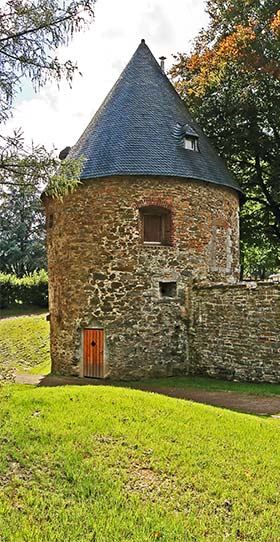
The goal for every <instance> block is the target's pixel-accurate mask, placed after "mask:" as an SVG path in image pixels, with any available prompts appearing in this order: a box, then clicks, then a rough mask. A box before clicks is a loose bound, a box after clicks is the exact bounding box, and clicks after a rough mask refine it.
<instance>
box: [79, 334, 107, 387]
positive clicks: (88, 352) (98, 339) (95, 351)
mask: <svg viewBox="0 0 280 542" xmlns="http://www.w3.org/2000/svg"><path fill="white" fill-rule="evenodd" d="M83 347H84V355H83V360H84V371H83V372H84V376H88V377H91V378H104V331H103V329H84V337H83Z"/></svg>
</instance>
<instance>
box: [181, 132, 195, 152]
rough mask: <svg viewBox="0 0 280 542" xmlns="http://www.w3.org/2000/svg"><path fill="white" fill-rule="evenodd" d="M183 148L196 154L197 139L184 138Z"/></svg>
mask: <svg viewBox="0 0 280 542" xmlns="http://www.w3.org/2000/svg"><path fill="white" fill-rule="evenodd" d="M184 147H185V149H187V150H189V151H196V152H198V139H197V137H192V136H189V135H187V136H185V137H184Z"/></svg>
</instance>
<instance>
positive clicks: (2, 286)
mask: <svg viewBox="0 0 280 542" xmlns="http://www.w3.org/2000/svg"><path fill="white" fill-rule="evenodd" d="M18 280H19V279H18V278H17V277H16V276H15V275H5V273H0V307H1V309H4V308H5V307H7V306H8V305H11V304H12V303H15V301H16V299H17V297H18V293H19V284H18Z"/></svg>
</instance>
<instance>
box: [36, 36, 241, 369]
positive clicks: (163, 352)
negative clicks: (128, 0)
mask: <svg viewBox="0 0 280 542" xmlns="http://www.w3.org/2000/svg"><path fill="white" fill-rule="evenodd" d="M81 155H83V156H84V157H85V158H86V160H85V164H84V169H83V171H82V174H81V180H82V183H81V185H80V186H79V188H78V189H76V190H75V191H74V192H73V193H72V194H69V195H68V196H67V197H65V199H64V200H63V202H61V201H59V200H55V199H51V198H45V206H46V213H47V245H48V258H49V298H50V323H51V356H52V370H53V372H55V373H59V374H69V375H70V374H74V375H81V376H89V377H101V378H103V377H110V378H141V377H146V376H168V375H175V374H187V372H188V367H189V352H188V348H189V346H188V307H189V303H190V300H189V287H190V284H191V282H192V281H200V280H204V281H205V280H207V281H213V280H215V281H217V280H223V282H227V281H228V282H234V281H235V280H237V278H238V274H239V250H238V246H239V233H238V210H239V195H240V189H239V187H238V186H237V185H236V183H235V181H234V180H233V179H232V177H231V176H230V174H229V172H228V171H227V169H226V167H225V165H224V163H223V162H222V161H221V159H220V158H219V157H218V155H217V153H216V152H215V150H214V149H213V148H212V147H211V145H210V144H209V142H208V140H207V139H206V137H205V136H204V135H203V133H202V131H201V129H200V128H199V126H198V125H197V124H196V123H195V121H194V120H193V119H192V118H191V116H190V114H189V112H188V110H187V109H186V107H185V105H184V103H183V102H182V100H181V99H180V97H179V95H178V94H177V93H176V91H175V90H174V88H173V86H172V85H171V83H170V82H169V80H168V78H167V77H166V75H165V74H164V73H163V71H162V69H161V68H160V66H159V64H158V63H157V61H156V60H155V58H154V57H153V55H152V53H151V51H150V50H149V48H148V47H147V45H146V44H145V41H144V40H142V42H141V43H140V45H139V47H138V49H137V50H136V52H135V53H134V55H133V57H132V58H131V60H130V62H129V63H128V65H127V67H126V68H125V69H124V71H123V73H122V74H121V75H120V77H119V79H118V81H117V82H116V84H115V85H114V87H113V88H112V90H111V92H110V93H109V94H108V96H107V98H106V99H105V101H104V102H103V104H102V105H101V107H100V109H99V110H98V111H97V113H96V114H95V116H94V118H93V119H92V120H91V122H90V124H89V125H88V127H87V128H86V130H85V132H84V133H83V134H82V136H81V137H80V139H79V141H78V142H77V144H76V145H75V146H74V147H73V148H72V150H71V152H70V155H69V156H70V157H72V158H76V157H78V156H81Z"/></svg>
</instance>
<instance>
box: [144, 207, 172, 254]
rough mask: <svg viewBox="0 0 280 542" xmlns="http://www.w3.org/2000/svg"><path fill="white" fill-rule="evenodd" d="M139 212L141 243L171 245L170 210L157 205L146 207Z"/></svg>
mask: <svg viewBox="0 0 280 542" xmlns="http://www.w3.org/2000/svg"><path fill="white" fill-rule="evenodd" d="M139 210H140V218H141V233H142V241H143V243H144V244H147V245H148V244H153V245H171V244H172V238H171V237H172V235H171V232H172V217H171V211H170V209H168V208H166V207H161V206H158V205H146V206H145V207H141V208H140V209H139Z"/></svg>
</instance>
